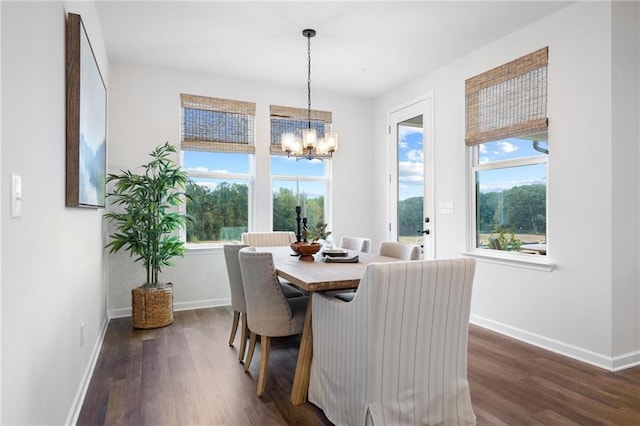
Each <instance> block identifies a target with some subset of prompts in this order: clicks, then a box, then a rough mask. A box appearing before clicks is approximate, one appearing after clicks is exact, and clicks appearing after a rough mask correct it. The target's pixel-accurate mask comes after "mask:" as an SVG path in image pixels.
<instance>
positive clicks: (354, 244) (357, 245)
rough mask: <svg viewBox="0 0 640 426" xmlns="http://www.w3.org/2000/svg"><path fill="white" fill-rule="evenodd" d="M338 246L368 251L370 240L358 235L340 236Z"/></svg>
mask: <svg viewBox="0 0 640 426" xmlns="http://www.w3.org/2000/svg"><path fill="white" fill-rule="evenodd" d="M340 248H343V249H347V250H355V251H359V252H361V253H369V251H370V250H371V240H370V239H369V238H360V237H342V238H340Z"/></svg>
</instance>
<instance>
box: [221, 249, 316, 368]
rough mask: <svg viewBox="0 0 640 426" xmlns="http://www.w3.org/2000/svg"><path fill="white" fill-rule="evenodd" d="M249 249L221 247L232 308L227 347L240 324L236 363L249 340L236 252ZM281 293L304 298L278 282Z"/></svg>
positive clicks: (233, 338)
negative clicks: (231, 321)
mask: <svg viewBox="0 0 640 426" xmlns="http://www.w3.org/2000/svg"><path fill="white" fill-rule="evenodd" d="M245 247H249V246H248V245H246V244H225V245H223V246H222V250H223V252H224V261H225V263H226V265H227V276H228V278H229V288H230V290H231V307H232V308H233V323H232V324H231V335H230V336H229V346H233V342H234V341H235V339H236V332H237V330H238V324H239V323H240V324H241V326H240V330H241V335H240V348H239V350H238V361H240V362H241V361H242V360H243V359H244V354H245V352H246V343H247V339H248V338H249V328H248V325H247V304H246V301H245V297H244V287H243V285H242V275H241V272H240V261H239V260H238V252H239V251H240V249H243V248H245ZM280 286H281V288H282V293H283V294H284V295H285V297H287V298H290V297H301V296H304V293H302V292H301V291H300V290H298V289H296V288H295V287H293V286H292V285H291V284H289V283H283V282H280Z"/></svg>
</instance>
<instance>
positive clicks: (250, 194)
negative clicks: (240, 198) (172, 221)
mask: <svg viewBox="0 0 640 426" xmlns="http://www.w3.org/2000/svg"><path fill="white" fill-rule="evenodd" d="M213 154H216V153H213ZM220 154H224V153H220ZM234 155H236V154H234ZM239 155H242V154H239ZM246 155H248V156H249V164H248V166H249V173H246V174H245V173H219V172H193V171H191V172H190V171H187V170H186V169H185V172H186V173H187V175H188V176H189V177H190V178H192V177H196V178H203V179H223V180H246V182H247V198H248V200H247V208H248V209H249V210H248V211H247V230H248V231H249V232H250V231H251V230H252V224H253V203H254V198H255V196H254V195H255V154H248V153H247V154H246ZM180 165H181V166H183V165H184V151H183V150H182V149H180ZM180 211H181V213H184V214H186V213H187V205H186V203H184V204H182V205H181V206H180ZM180 238H181V239H182V241H184V242H185V248H186V249H187V250H194V249H211V248H220V247H222V246H223V245H224V244H226V243H191V242H188V241H187V230H186V228H183V229H182V230H181V231H180Z"/></svg>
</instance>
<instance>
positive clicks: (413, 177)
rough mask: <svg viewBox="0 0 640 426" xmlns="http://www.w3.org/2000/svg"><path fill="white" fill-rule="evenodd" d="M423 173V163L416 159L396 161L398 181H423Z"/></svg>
mask: <svg viewBox="0 0 640 426" xmlns="http://www.w3.org/2000/svg"><path fill="white" fill-rule="evenodd" d="M423 173H424V166H423V163H419V162H416V161H400V162H399V163H398V180H399V181H400V182H406V183H423V182H424V177H423Z"/></svg>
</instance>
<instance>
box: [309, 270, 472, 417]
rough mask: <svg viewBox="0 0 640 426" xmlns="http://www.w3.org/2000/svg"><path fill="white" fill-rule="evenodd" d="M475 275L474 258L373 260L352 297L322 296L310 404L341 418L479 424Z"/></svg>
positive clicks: (316, 311) (316, 309)
mask: <svg viewBox="0 0 640 426" xmlns="http://www.w3.org/2000/svg"><path fill="white" fill-rule="evenodd" d="M474 274H475V259H472V258H459V259H442V260H424V261H417V262H416V261H400V262H390V263H372V264H369V265H367V267H366V269H365V272H364V276H363V278H362V281H361V282H360V285H359V287H358V289H357V291H356V297H355V298H354V299H353V301H352V302H351V303H343V302H341V301H339V300H337V299H336V298H334V297H328V296H326V295H324V294H321V293H316V294H315V295H314V296H313V299H312V305H313V306H312V311H313V360H312V363H311V375H310V382H309V401H310V402H312V403H313V404H315V405H316V406H318V407H320V408H321V409H322V410H323V411H324V414H325V415H326V416H327V418H328V419H329V420H330V421H331V422H332V423H334V424H338V425H347V424H348V425H365V424H367V425H384V424H386V425H417V424H421V425H422V424H429V425H431V424H445V425H447V424H455V425H468V424H475V420H476V419H475V414H474V413H473V409H472V406H471V397H470V393H469V383H468V380H467V344H468V330H469V312H470V304H471V290H472V284H473V278H474Z"/></svg>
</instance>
